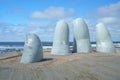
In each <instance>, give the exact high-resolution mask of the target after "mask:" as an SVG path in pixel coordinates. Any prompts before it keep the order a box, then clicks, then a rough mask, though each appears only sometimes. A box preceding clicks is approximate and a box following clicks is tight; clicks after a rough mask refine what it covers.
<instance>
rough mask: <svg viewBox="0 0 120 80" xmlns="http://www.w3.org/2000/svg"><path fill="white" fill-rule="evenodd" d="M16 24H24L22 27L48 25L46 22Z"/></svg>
mask: <svg viewBox="0 0 120 80" xmlns="http://www.w3.org/2000/svg"><path fill="white" fill-rule="evenodd" d="M18 26H24V27H48V26H49V24H47V23H33V22H32V23H22V24H18Z"/></svg>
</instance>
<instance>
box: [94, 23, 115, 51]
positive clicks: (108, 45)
mask: <svg viewBox="0 0 120 80" xmlns="http://www.w3.org/2000/svg"><path fill="white" fill-rule="evenodd" d="M96 51H97V52H105V53H115V52H116V50H115V47H114V45H113V42H112V39H111V36H110V33H109V31H108V30H107V28H106V27H105V25H104V24H103V23H98V24H97V25H96Z"/></svg>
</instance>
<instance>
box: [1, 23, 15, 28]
mask: <svg viewBox="0 0 120 80" xmlns="http://www.w3.org/2000/svg"><path fill="white" fill-rule="evenodd" d="M5 26H15V25H14V24H12V23H8V22H0V27H5Z"/></svg>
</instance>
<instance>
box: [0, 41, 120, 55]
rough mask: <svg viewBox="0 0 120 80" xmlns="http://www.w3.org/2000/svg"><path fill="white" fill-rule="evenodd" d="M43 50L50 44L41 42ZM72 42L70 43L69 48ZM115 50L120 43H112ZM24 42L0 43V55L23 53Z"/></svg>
mask: <svg viewBox="0 0 120 80" xmlns="http://www.w3.org/2000/svg"><path fill="white" fill-rule="evenodd" d="M42 45H43V49H47V48H52V42H42ZM72 45H73V42H70V46H72ZM91 45H92V47H96V42H91ZM114 45H115V47H116V48H118V47H119V48H120V42H114ZM23 48H24V42H0V53H7V52H15V51H16V50H21V51H23Z"/></svg>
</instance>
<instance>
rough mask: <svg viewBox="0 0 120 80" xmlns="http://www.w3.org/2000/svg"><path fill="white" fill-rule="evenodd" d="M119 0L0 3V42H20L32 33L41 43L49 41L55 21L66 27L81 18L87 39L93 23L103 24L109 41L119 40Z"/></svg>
mask: <svg viewBox="0 0 120 80" xmlns="http://www.w3.org/2000/svg"><path fill="white" fill-rule="evenodd" d="M119 14H120V1H119V0H0V42H1V41H12V42H13V41H24V40H25V36H26V34H28V33H36V34H37V35H39V37H40V39H41V40H42V41H52V40H53V37H54V29H55V25H56V22H57V21H59V20H61V19H64V20H65V21H66V22H67V23H68V24H69V29H70V41H72V40H73V26H72V22H73V20H74V19H76V18H83V19H84V20H85V21H86V23H87V24H88V28H89V32H90V39H91V41H95V28H96V24H97V23H99V22H103V23H104V24H105V25H106V26H107V28H108V29H109V31H110V34H111V36H112V39H113V41H120V15H119Z"/></svg>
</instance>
